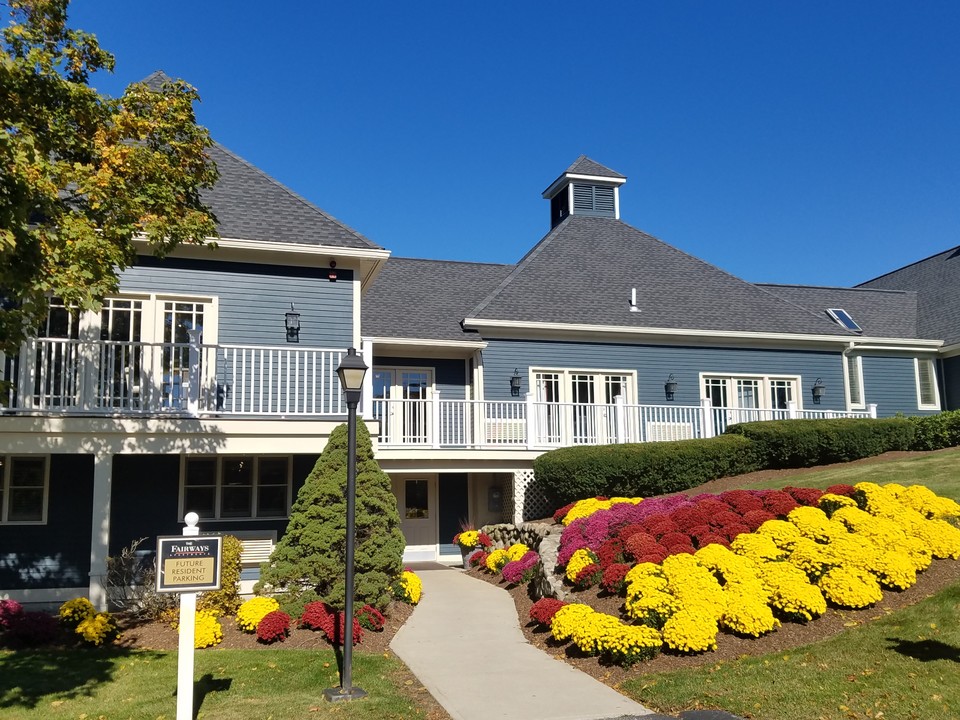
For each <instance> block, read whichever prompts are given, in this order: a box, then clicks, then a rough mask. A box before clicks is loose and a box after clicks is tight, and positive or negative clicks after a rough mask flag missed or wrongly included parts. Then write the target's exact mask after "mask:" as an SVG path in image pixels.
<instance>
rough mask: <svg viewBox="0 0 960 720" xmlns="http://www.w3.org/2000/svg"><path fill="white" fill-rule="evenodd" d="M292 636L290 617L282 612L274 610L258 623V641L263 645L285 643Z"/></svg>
mask: <svg viewBox="0 0 960 720" xmlns="http://www.w3.org/2000/svg"><path fill="white" fill-rule="evenodd" d="M289 634H290V616H289V615H287V614H286V613H285V612H283V611H282V610H274V611H272V612H268V613H267V614H266V615H264V616H263V619H261V620H260V622H258V623H257V640H259V641H260V642H262V643H267V644H268V645H269V644H270V643H274V642H278V641H279V642H283V641H284V640H285V639H286V637H287V635H289Z"/></svg>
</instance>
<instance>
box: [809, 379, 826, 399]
mask: <svg viewBox="0 0 960 720" xmlns="http://www.w3.org/2000/svg"><path fill="white" fill-rule="evenodd" d="M810 392H811V393H812V394H813V404H814V405H819V404H820V398H822V397H823V396H824V395H825V394H826V392H827V386H826V385H824V384H823V380H821V379H820V378H817V381H816V382H815V383H814V384H813V387H812V388H811V389H810Z"/></svg>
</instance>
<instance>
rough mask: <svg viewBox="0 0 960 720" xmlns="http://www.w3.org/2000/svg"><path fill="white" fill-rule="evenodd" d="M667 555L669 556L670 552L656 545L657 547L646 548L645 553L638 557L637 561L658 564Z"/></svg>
mask: <svg viewBox="0 0 960 720" xmlns="http://www.w3.org/2000/svg"><path fill="white" fill-rule="evenodd" d="M668 557H670V553H669V552H667V549H666V548H664V547H660V546H659V545H658V546H657V547H655V548H652V549H650V550H648V551H647V552H646V553H644V554H643V555H641V556H640V557H638V558H637V562H638V563H653V564H654V565H659V564H660V563H662V562H663V561H664V560H666V559H667V558H668Z"/></svg>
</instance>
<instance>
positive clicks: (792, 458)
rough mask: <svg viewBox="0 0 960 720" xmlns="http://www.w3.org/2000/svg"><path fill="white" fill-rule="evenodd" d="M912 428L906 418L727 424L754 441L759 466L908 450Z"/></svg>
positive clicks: (808, 463)
mask: <svg viewBox="0 0 960 720" xmlns="http://www.w3.org/2000/svg"><path fill="white" fill-rule="evenodd" d="M915 432H916V431H915V428H914V425H913V423H912V422H911V421H909V420H907V419H906V418H885V419H882V420H872V419H852V418H851V419H842V420H773V421H766V422H755V423H744V424H742V425H732V426H730V427H729V428H727V433H730V434H734V435H741V436H743V437H745V438H748V439H749V440H750V441H751V442H752V443H753V452H754V455H755V457H756V460H757V463H758V464H759V466H760V467H762V468H796V467H811V466H813V465H826V464H827V463H837V462H849V461H851V460H859V459H860V458H865V457H871V456H873V455H879V454H880V453H885V452H887V451H889V450H910V449H911V448H912V447H913V440H914V435H915Z"/></svg>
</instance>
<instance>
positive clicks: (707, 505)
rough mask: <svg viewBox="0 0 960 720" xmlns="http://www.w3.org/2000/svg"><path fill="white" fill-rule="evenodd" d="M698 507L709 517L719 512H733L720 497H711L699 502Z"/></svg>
mask: <svg viewBox="0 0 960 720" xmlns="http://www.w3.org/2000/svg"><path fill="white" fill-rule="evenodd" d="M697 507H699V508H700V509H701V510H703V512H705V513H706V514H707V515H708V516H710V515H715V514H716V513H718V512H729V511H730V510H731V507H730V505H728V504H727V503H725V502H724V501H723V500H721V499H720V498H719V496H718V495H711V496H710V497H708V498H706V499H704V500H701V501H699V502H698V503H697Z"/></svg>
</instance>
